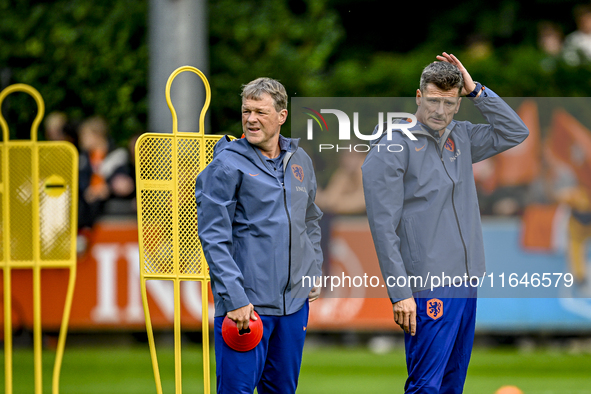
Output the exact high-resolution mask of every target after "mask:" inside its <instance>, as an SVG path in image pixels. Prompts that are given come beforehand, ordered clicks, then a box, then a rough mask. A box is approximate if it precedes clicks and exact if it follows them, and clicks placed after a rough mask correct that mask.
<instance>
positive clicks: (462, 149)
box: [362, 52, 529, 394]
mask: <svg viewBox="0 0 591 394" xmlns="http://www.w3.org/2000/svg"><path fill="white" fill-rule="evenodd" d="M437 59H438V60H439V62H434V63H431V64H429V65H428V66H427V67H425V69H424V70H423V73H422V75H421V79H420V85H419V89H417V91H416V104H417V111H416V113H415V116H416V119H417V124H416V125H415V126H414V127H412V128H410V131H411V132H412V134H413V135H414V137H416V140H411V139H410V138H407V137H406V136H405V135H404V134H402V132H401V133H392V139H391V140H387V139H386V138H384V136H382V137H380V138H377V139H376V141H375V145H374V147H372V149H371V150H370V152H369V153H368V155H367V157H366V159H365V162H364V164H363V166H362V170H363V187H364V193H365V202H366V208H367V216H368V219H369V224H370V228H371V233H372V237H373V241H374V245H375V248H376V252H377V256H378V261H379V264H380V268H381V271H382V275H383V277H384V280H385V282H386V283H388V286H389V287H388V295H389V297H390V299H391V301H392V304H393V311H394V320H395V321H396V323H397V324H399V325H400V327H402V328H403V330H404V332H405V348H406V365H407V370H408V379H407V381H406V385H405V392H406V393H423V394H424V393H429V394H431V393H461V392H462V391H463V387H464V382H465V379H466V373H467V370H468V363H469V361H470V355H471V352H472V344H473V341H474V325H475V319H476V290H477V289H476V288H475V287H473V286H472V285H471V284H472V283H473V282H472V281H471V280H470V278H474V277H477V278H478V277H482V276H483V275H484V272H485V266H484V246H483V242H482V228H481V223H480V213H479V208H478V200H477V196H476V187H475V184H474V175H473V173H472V163H476V162H478V161H481V160H484V159H486V158H488V157H490V156H493V155H495V154H497V153H500V152H502V151H504V150H507V149H509V148H511V147H513V146H515V145H517V144H519V143H521V142H522V141H523V140H524V139H525V138H526V137H527V135H528V133H529V131H528V129H527V127H526V126H525V124H524V123H523V121H522V120H521V119H520V118H519V116H518V115H517V114H516V113H515V111H513V109H511V107H509V106H508V105H507V104H506V103H505V102H504V101H503V100H502V99H501V98H500V97H498V96H497V95H496V94H495V93H494V92H493V91H492V90H490V89H489V88H485V87H484V86H482V85H481V84H480V83H478V82H474V81H473V80H472V77H471V76H470V74H469V73H468V71H467V70H466V69H465V68H464V66H463V65H462V63H461V62H460V61H459V60H458V59H457V58H456V57H455V56H454V55H451V54H447V53H445V52H444V53H443V54H442V55H441V56H437ZM460 95H463V96H467V97H470V98H471V99H472V100H473V101H474V105H475V106H476V108H478V109H479V110H480V112H481V113H482V115H483V116H484V117H485V118H486V120H487V121H488V123H489V124H472V123H470V122H465V121H464V122H458V121H455V120H454V119H453V117H454V115H455V114H456V113H457V112H458V110H459V108H460V102H461V100H462V99H461V98H460ZM387 129H388V127H384V128H383V130H387ZM384 135H387V133H384ZM377 144H380V145H383V144H385V145H390V144H397V146H398V147H400V146H402V147H403V148H402V150H400V148H397V149H395V150H394V151H392V152H391V151H390V150H389V149H376V148H375V146H377ZM435 278H436V279H437V280H438V281H439V282H437V281H435V280H434V279H435ZM392 279H394V281H393V280H392ZM392 283H396V284H397V286H400V287H395V286H392V285H391V284H392ZM403 283H404V284H406V285H401V284H403Z"/></svg>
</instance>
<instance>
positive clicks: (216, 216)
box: [195, 160, 249, 311]
mask: <svg viewBox="0 0 591 394" xmlns="http://www.w3.org/2000/svg"><path fill="white" fill-rule="evenodd" d="M238 185H239V175H238V174H237V173H236V171H232V170H231V169H229V168H227V167H226V166H225V165H224V164H223V163H222V161H221V160H217V161H213V162H211V163H210V164H209V165H208V166H207V167H206V168H205V169H204V170H203V171H202V172H201V174H199V176H198V177H197V181H196V185H195V198H196V201H197V219H198V227H199V239H200V240H201V246H202V247H203V252H204V254H205V259H206V260H207V262H208V264H209V273H210V276H211V280H212V282H213V283H214V285H215V286H214V287H215V291H216V292H217V293H218V294H219V296H220V297H222V299H223V300H224V304H225V307H226V310H228V311H232V310H234V309H238V308H241V307H243V306H246V305H248V304H249V300H248V297H247V296H246V293H245V291H244V286H243V283H244V277H243V275H242V272H241V271H240V268H239V267H238V265H237V264H236V261H234V258H233V242H232V221H233V219H234V212H235V210H236V189H237V187H238Z"/></svg>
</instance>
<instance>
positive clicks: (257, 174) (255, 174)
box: [248, 172, 260, 176]
mask: <svg viewBox="0 0 591 394" xmlns="http://www.w3.org/2000/svg"><path fill="white" fill-rule="evenodd" d="M259 174H260V172H259V173H258V174H251V173H250V172H249V173H248V175H250V176H257V175H259Z"/></svg>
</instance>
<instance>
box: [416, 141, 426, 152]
mask: <svg viewBox="0 0 591 394" xmlns="http://www.w3.org/2000/svg"><path fill="white" fill-rule="evenodd" d="M425 145H427V143H425ZM425 145H423V146H421V147H420V148H417V147H415V150H416V151H417V152H418V151H420V150H421V149H423V148H424V147H425Z"/></svg>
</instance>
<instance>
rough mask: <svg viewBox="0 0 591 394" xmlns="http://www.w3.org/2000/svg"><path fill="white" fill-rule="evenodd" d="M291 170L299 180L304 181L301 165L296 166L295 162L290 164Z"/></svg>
mask: <svg viewBox="0 0 591 394" xmlns="http://www.w3.org/2000/svg"><path fill="white" fill-rule="evenodd" d="M291 172H293V176H295V177H296V179H297V180H298V181H300V182H303V181H304V169H303V168H302V166H298V165H297V164H292V166H291Z"/></svg>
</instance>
